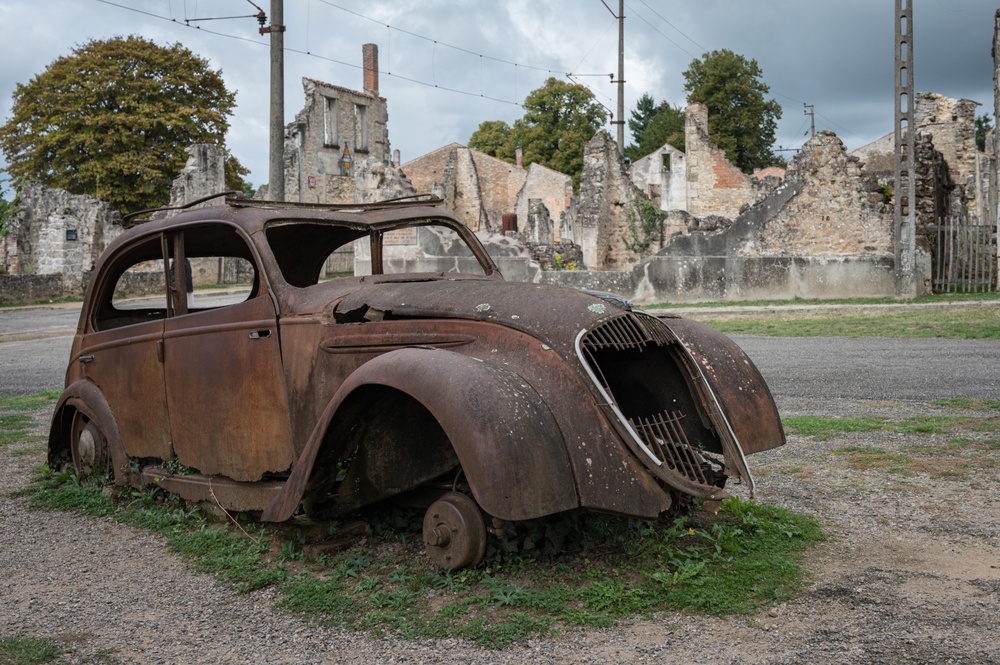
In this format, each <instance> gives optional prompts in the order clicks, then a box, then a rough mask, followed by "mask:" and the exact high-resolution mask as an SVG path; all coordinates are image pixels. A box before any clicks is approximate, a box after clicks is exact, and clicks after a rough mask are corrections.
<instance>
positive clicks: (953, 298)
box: [647, 291, 1000, 309]
mask: <svg viewBox="0 0 1000 665" xmlns="http://www.w3.org/2000/svg"><path fill="white" fill-rule="evenodd" d="M993 300H996V301H1000V292H996V291H989V292H986V293H935V294H931V295H926V296H918V297H916V298H909V299H906V300H901V299H899V298H831V299H819V298H792V299H791V300H738V301H728V302H723V301H719V302H701V303H657V304H654V305H649V306H648V307H647V308H648V309H678V308H684V309H687V308H691V307H698V308H706V309H712V308H718V307H780V306H782V305H859V306H861V305H899V304H901V303H915V304H926V303H949V302H967V301H987V302H989V301H993Z"/></svg>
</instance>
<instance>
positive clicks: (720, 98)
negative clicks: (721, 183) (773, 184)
mask: <svg viewBox="0 0 1000 665" xmlns="http://www.w3.org/2000/svg"><path fill="white" fill-rule="evenodd" d="M761 74H762V72H761V69H760V66H759V65H758V64H757V61H756V60H752V59H751V60H747V59H746V58H744V57H743V56H742V55H738V54H736V53H733V52H732V51H730V50H728V49H722V50H719V51H712V52H710V53H706V54H705V55H704V56H702V57H701V58H700V59H696V60H694V61H692V62H691V66H690V67H689V68H688V69H687V71H685V72H684V81H685V83H684V89H685V90H687V92H688V102H689V103H700V104H704V105H705V106H706V107H707V108H708V131H709V134H710V135H711V139H712V142H713V143H715V144H716V145H717V146H719V147H720V148H722V149H723V150H724V151H725V152H726V157H728V158H729V161H731V162H732V163H733V164H735V165H736V166H738V167H739V168H740V169H741V170H743V171H744V172H745V173H751V172H752V171H753V170H754V169H757V168H763V167H766V166H770V165H772V164H775V163H776V162H777V158H776V157H775V155H774V153H773V152H771V145H772V144H773V143H774V131H775V129H776V128H777V126H778V119H779V118H781V105H780V104H778V102H776V101H774V100H773V99H771V100H767V99H765V98H764V96H765V95H766V94H767V93H768V92H769V91H770V88H769V87H768V86H767V85H766V84H765V83H764V82H763V81H761V78H760V77H761Z"/></svg>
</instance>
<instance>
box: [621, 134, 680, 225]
mask: <svg viewBox="0 0 1000 665" xmlns="http://www.w3.org/2000/svg"><path fill="white" fill-rule="evenodd" d="M628 173H629V177H630V178H631V179H632V182H633V183H635V186H636V187H638V188H639V189H640V190H642V192H643V193H645V194H646V196H647V197H648V198H649V199H650V200H651V201H652V202H653V203H655V204H656V205H658V206H659V207H660V209H661V210H665V211H666V210H684V211H686V210H687V187H688V185H687V159H686V156H685V154H684V153H683V152H681V151H680V150H678V149H677V148H674V147H673V146H670V145H663V146H662V147H660V148H659V149H658V150H656V151H655V152H652V153H650V154H648V155H646V156H645V157H642V158H641V159H637V160H636V161H635V162H633V163H632V164H631V166H629V169H628Z"/></svg>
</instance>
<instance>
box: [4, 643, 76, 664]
mask: <svg viewBox="0 0 1000 665" xmlns="http://www.w3.org/2000/svg"><path fill="white" fill-rule="evenodd" d="M61 655H62V648H61V647H60V646H59V644H58V643H56V642H54V641H53V640H50V639H45V638H42V637H0V663H2V664H3V665H35V664H40V663H51V662H52V661H54V660H55V659H56V658H58V657H59V656H61Z"/></svg>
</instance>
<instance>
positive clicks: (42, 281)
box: [0, 273, 80, 305]
mask: <svg viewBox="0 0 1000 665" xmlns="http://www.w3.org/2000/svg"><path fill="white" fill-rule="evenodd" d="M73 295H80V294H77V293H66V290H65V285H64V284H63V276H62V274H61V273H56V274H54V275H52V274H50V275H0V305H30V304H33V303H37V302H46V301H50V300H58V299H60V298H66V297H68V296H73Z"/></svg>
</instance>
